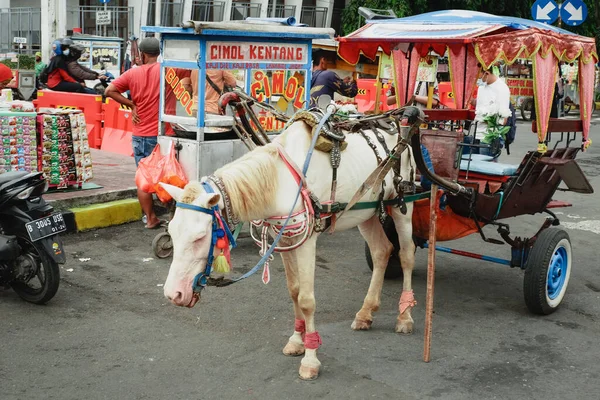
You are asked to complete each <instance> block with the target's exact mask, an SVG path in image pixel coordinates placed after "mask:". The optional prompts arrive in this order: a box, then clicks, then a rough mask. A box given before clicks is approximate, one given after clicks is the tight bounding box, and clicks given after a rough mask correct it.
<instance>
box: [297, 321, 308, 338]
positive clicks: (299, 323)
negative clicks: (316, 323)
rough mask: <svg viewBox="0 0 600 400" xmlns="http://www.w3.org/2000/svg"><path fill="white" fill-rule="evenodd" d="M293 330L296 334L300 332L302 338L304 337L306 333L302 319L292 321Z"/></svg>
mask: <svg viewBox="0 0 600 400" xmlns="http://www.w3.org/2000/svg"><path fill="white" fill-rule="evenodd" d="M294 330H295V331H296V332H300V333H301V334H302V336H304V332H306V322H304V320H303V319H297V320H295V321H294Z"/></svg>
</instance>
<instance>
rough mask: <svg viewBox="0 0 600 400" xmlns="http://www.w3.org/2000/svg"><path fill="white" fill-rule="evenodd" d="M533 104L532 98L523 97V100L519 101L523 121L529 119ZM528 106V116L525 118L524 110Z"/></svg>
mask: <svg viewBox="0 0 600 400" xmlns="http://www.w3.org/2000/svg"><path fill="white" fill-rule="evenodd" d="M534 106H535V103H534V102H533V99H531V98H530V99H525V100H523V102H522V103H521V107H520V109H521V118H523V120H524V121H531V113H532V112H533V107H534ZM528 107H529V113H530V114H529V118H527V116H526V115H525V112H526V111H525V110H526V109H527V108H528Z"/></svg>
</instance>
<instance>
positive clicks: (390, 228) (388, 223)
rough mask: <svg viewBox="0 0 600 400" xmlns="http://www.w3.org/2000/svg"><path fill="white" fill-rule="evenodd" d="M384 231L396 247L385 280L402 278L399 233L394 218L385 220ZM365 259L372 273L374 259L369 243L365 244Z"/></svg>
mask: <svg viewBox="0 0 600 400" xmlns="http://www.w3.org/2000/svg"><path fill="white" fill-rule="evenodd" d="M383 230H384V231H385V234H386V235H387V237H388V239H389V241H390V242H392V244H393V245H394V251H392V255H391V256H390V260H389V261H388V266H387V268H386V270H385V279H396V278H400V277H402V275H403V274H402V265H401V264H400V256H399V255H398V252H399V251H400V244H399V243H398V232H396V227H395V226H394V220H393V219H392V217H389V216H388V217H387V218H386V219H385V223H384V224H383ZM365 257H366V259H367V264H368V265H369V268H370V269H371V271H373V259H372V258H371V250H370V249H369V245H368V244H367V243H365Z"/></svg>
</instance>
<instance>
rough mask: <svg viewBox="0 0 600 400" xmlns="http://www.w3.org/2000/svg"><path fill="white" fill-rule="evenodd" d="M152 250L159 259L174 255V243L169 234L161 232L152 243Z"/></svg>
mask: <svg viewBox="0 0 600 400" xmlns="http://www.w3.org/2000/svg"><path fill="white" fill-rule="evenodd" d="M152 250H153V251H154V255H155V256H156V257H158V258H168V257H171V255H172V254H173V242H172V241H171V235H169V232H161V233H159V234H158V235H156V236H155V237H154V240H153V241H152Z"/></svg>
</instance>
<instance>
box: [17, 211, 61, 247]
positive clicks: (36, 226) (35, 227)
mask: <svg viewBox="0 0 600 400" xmlns="http://www.w3.org/2000/svg"><path fill="white" fill-rule="evenodd" d="M25 228H26V229H27V233H28V234H29V238H30V239H31V241H32V242H35V241H37V240H40V239H44V238H47V237H48V236H52V235H56V234H57V233H60V232H64V231H66V230H67V224H66V223H65V219H64V218H63V215H62V214H61V213H56V214H52V215H50V216H48V217H44V218H40V219H37V220H35V221H31V222H27V223H26V224H25Z"/></svg>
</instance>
